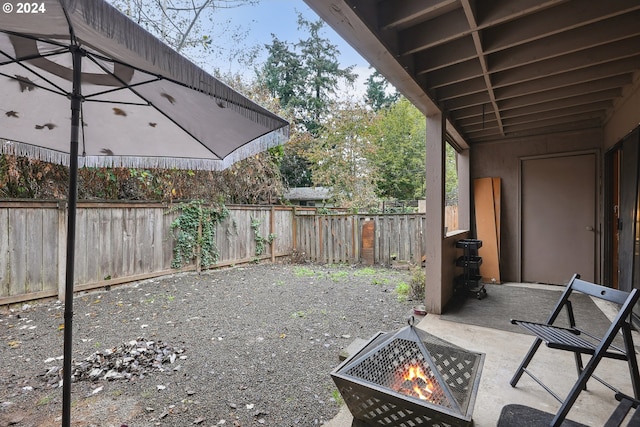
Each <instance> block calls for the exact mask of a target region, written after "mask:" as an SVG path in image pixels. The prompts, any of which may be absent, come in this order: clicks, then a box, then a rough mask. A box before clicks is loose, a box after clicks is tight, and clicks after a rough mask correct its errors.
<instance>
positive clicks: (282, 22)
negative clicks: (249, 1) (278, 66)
mask: <svg viewBox="0 0 640 427" xmlns="http://www.w3.org/2000/svg"><path fill="white" fill-rule="evenodd" d="M298 12H300V13H302V15H303V16H304V17H305V19H307V20H309V21H312V22H315V21H317V20H319V19H320V18H319V17H318V15H316V14H315V12H313V11H312V10H311V9H310V8H309V7H308V6H307V4H306V3H305V2H304V1H302V0H261V1H260V4H258V5H256V6H241V7H237V8H231V9H224V10H222V9H218V11H216V14H219V17H220V19H224V20H226V19H229V21H230V25H231V27H235V26H236V25H237V26H241V27H242V28H245V29H248V30H249V32H248V35H247V39H246V40H245V42H246V44H247V45H250V46H253V45H258V44H259V45H264V44H269V43H271V40H272V38H271V34H275V36H276V37H277V38H278V39H279V40H282V41H288V42H292V43H296V42H298V41H299V40H300V39H304V38H306V37H307V36H306V34H304V33H302V32H301V31H299V30H298V22H297V21H298ZM321 35H322V36H323V37H326V38H328V39H329V40H331V43H332V44H334V45H336V46H337V47H338V50H339V51H340V57H339V63H340V65H341V67H342V68H346V67H348V66H352V65H353V66H354V69H353V71H354V73H356V74H358V76H359V77H358V81H357V82H356V84H355V91H356V93H358V94H360V93H362V94H364V93H365V91H366V89H365V84H366V80H367V78H368V77H369V75H370V74H371V73H372V72H373V70H371V69H370V68H369V64H368V63H367V61H366V60H364V59H363V58H362V57H361V56H360V54H358V53H357V52H356V51H355V50H354V49H353V48H352V47H351V46H349V44H348V43H347V42H345V41H344V40H342V38H341V37H340V36H339V35H338V34H336V32H335V31H333V29H332V28H331V27H330V26H329V25H327V24H325V26H324V27H323V30H322V31H321ZM265 53H266V50H265ZM265 58H266V56H265V57H264V58H262V60H264V59H265ZM260 62H263V61H260Z"/></svg>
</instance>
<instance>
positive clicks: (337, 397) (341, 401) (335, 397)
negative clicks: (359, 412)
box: [331, 389, 344, 406]
mask: <svg viewBox="0 0 640 427" xmlns="http://www.w3.org/2000/svg"><path fill="white" fill-rule="evenodd" d="M331 397H332V398H333V400H335V401H336V404H337V405H338V406H342V405H343V404H344V399H343V398H342V395H341V394H340V392H339V391H338V390H337V389H333V390H331Z"/></svg>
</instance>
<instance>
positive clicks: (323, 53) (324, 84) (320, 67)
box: [297, 14, 358, 136]
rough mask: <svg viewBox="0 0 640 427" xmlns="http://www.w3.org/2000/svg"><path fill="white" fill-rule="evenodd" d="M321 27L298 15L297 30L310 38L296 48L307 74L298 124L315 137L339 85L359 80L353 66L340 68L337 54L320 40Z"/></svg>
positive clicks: (336, 51) (323, 39) (335, 49)
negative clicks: (302, 109)
mask: <svg viewBox="0 0 640 427" xmlns="http://www.w3.org/2000/svg"><path fill="white" fill-rule="evenodd" d="M323 27H324V22H323V21H322V20H318V21H315V22H311V21H307V20H306V19H304V17H303V16H302V15H301V14H298V29H300V30H303V31H304V32H305V33H307V34H309V37H308V38H307V39H305V40H300V41H299V42H298V44H297V47H298V48H299V49H300V57H301V58H302V61H303V63H304V67H305V68H306V70H307V82H306V83H307V84H306V87H307V99H306V111H305V112H304V116H303V117H301V121H302V123H303V124H304V126H305V127H306V129H307V130H308V131H309V132H310V133H311V134H312V135H314V136H316V135H318V133H319V131H320V127H321V120H322V118H323V117H324V115H325V114H326V113H327V111H328V110H329V103H330V102H331V99H332V98H335V95H337V92H338V89H339V87H340V83H342V82H345V83H347V84H352V83H353V82H354V81H355V80H356V78H357V77H358V76H357V74H355V73H353V66H350V67H347V68H340V63H339V62H338V59H337V58H338V56H339V55H340V51H339V50H338V47H337V46H336V45H334V44H332V43H331V41H330V40H329V39H327V38H324V37H322V36H321V34H320V31H321V30H322V28H323Z"/></svg>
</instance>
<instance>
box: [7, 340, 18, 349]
mask: <svg viewBox="0 0 640 427" xmlns="http://www.w3.org/2000/svg"><path fill="white" fill-rule="evenodd" d="M20 344H21V343H20V341H9V347H10V348H18V347H20Z"/></svg>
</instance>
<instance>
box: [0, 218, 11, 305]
mask: <svg viewBox="0 0 640 427" xmlns="http://www.w3.org/2000/svg"><path fill="white" fill-rule="evenodd" d="M0 231H2V233H0V257H2V258H1V259H0V297H6V296H9V295H11V289H10V286H9V285H10V283H11V279H10V277H9V272H10V271H11V270H10V269H9V266H10V264H9V232H8V231H9V210H8V209H0ZM5 231H6V232H5Z"/></svg>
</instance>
